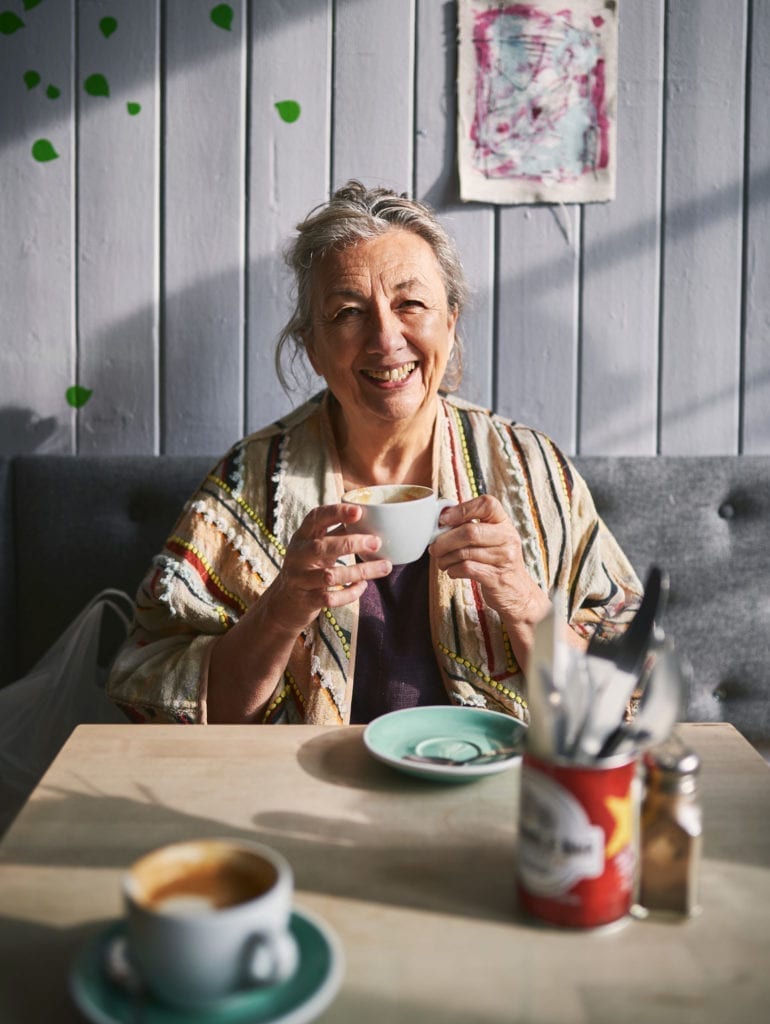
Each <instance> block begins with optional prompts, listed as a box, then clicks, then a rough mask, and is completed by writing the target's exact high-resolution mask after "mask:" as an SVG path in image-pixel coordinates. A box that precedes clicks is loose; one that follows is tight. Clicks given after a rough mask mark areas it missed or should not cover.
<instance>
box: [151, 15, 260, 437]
mask: <svg viewBox="0 0 770 1024" xmlns="http://www.w3.org/2000/svg"><path fill="white" fill-rule="evenodd" d="M212 6H213V5H212V4H211V2H210V0H167V2H166V5H165V12H166V19H165V22H166V23H165V26H164V29H165V81H164V89H165V109H164V113H163V125H164V139H163V158H162V169H163V174H164V179H163V214H164V216H163V227H162V230H163V247H164V253H163V255H164V259H163V285H164V287H165V303H164V309H163V316H162V325H163V339H162V344H163V350H162V361H163V375H162V382H161V386H162V404H161V411H162V432H163V435H164V439H163V448H164V450H165V451H166V452H168V453H169V454H175V453H184V452H199V453H207V454H208V453H220V452H221V451H223V450H224V449H226V448H227V447H228V446H229V445H230V444H232V443H233V442H234V441H235V440H236V439H237V438H238V437H240V436H241V434H242V433H243V426H244V417H243V391H244V388H243V349H244V346H243V317H244V271H243V264H244V247H245V237H246V232H245V217H244V195H245V180H244V175H245V171H244V167H245V44H246V31H245V30H246V26H245V4H244V2H243V0H240V2H239V0H230V6H231V7H232V8H233V10H234V15H235V16H234V19H233V22H232V25H231V26H230V28H229V29H223V28H220V27H218V26H216V25H215V24H213V22H212V21H211V18H210V12H211V10H212Z"/></svg>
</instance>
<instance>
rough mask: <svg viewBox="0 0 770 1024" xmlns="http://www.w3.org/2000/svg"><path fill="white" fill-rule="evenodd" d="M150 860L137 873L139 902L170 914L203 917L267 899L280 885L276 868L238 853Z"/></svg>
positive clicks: (212, 851)
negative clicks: (269, 892) (221, 910)
mask: <svg viewBox="0 0 770 1024" xmlns="http://www.w3.org/2000/svg"><path fill="white" fill-rule="evenodd" d="M198 854H199V855H197V856H196V855H195V852H194V851H193V853H192V855H189V854H188V853H187V851H185V852H183V853H180V854H179V855H178V856H171V855H169V854H165V855H164V856H156V857H153V855H150V856H148V857H146V858H144V859H143V860H142V861H140V862H139V863H138V864H137V865H136V867H135V870H134V881H135V886H134V888H135V893H136V898H137V900H138V902H140V903H141V904H142V905H144V906H145V907H148V908H149V909H151V910H157V911H160V912H162V913H169V914H198V913H208V912H211V911H212V910H220V909H223V908H225V907H232V906H237V905H238V904H239V903H246V902H248V901H249V900H252V899H256V898H257V897H259V896H262V895H264V893H266V892H267V891H268V890H269V889H270V888H272V886H273V885H275V883H276V881H277V876H276V873H275V870H274V868H273V866H272V865H271V864H269V863H268V862H266V861H264V860H262V859H261V858H259V857H255V856H251V855H250V854H248V853H245V852H243V851H238V850H227V849H218V848H217V847H214V848H213V849H205V848H204V850H203V851H202V852H201V851H200V850H199V851H198Z"/></svg>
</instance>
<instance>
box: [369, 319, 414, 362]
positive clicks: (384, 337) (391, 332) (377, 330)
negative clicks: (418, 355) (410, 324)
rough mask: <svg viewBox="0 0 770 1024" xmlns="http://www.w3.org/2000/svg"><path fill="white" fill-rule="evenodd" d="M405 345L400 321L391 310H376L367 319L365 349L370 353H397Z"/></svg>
mask: <svg viewBox="0 0 770 1024" xmlns="http://www.w3.org/2000/svg"><path fill="white" fill-rule="evenodd" d="M405 344H406V339H405V338H404V335H403V331H402V324H401V321H400V319H399V318H398V317H397V316H396V314H395V313H394V312H393V311H392V310H391V309H386V310H376V311H375V312H373V314H372V316H371V317H370V319H369V337H368V338H367V346H366V347H367V349H368V350H369V351H370V352H397V351H398V350H399V349H401V348H403V347H404V345H405Z"/></svg>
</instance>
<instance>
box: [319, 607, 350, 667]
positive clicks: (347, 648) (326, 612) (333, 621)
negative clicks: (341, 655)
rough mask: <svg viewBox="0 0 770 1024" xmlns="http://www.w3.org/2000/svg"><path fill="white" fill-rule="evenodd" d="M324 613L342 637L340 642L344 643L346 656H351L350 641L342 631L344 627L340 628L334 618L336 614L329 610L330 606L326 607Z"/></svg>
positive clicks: (343, 647)
mask: <svg viewBox="0 0 770 1024" xmlns="http://www.w3.org/2000/svg"><path fill="white" fill-rule="evenodd" d="M323 613H324V615H325V616H326V618H327V619H328V620H329V624H330V626H331V627H332V629H333V630H334V632H335V633H336V634H337V636H338V637H339V638H340V642H341V643H342V649H343V651H344V652H345V656H346V657H347V658H349V657H350V644H349V643H348V641H347V638H346V636H345V634H344V633H343V632H342V629H341V628H340V624H339V623H338V622H337V620H336V619H335V618H334V616H333V615H332V613H331V612H330V611H329V609H328V608H324V610H323Z"/></svg>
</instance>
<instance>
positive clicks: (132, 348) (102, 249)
mask: <svg viewBox="0 0 770 1024" xmlns="http://www.w3.org/2000/svg"><path fill="white" fill-rule="evenodd" d="M116 14H117V15H118V16H117V18H114V16H115V15H116ZM104 18H114V21H116V22H117V27H115V28H113V29H112V31H110V28H111V26H110V23H109V22H107V23H105V26H104V28H105V30H104V31H103V30H102V27H100V25H101V23H102V20H103V19H104ZM78 33H79V54H80V60H79V72H80V74H79V79H80V80H79V81H78V82H77V83H76V85H77V88H78V90H79V97H80V100H79V104H80V119H79V125H78V256H77V258H78V352H79V359H78V362H79V368H80V380H81V382H82V383H83V384H86V385H87V386H88V387H89V388H91V389H93V395H92V396H91V398H90V400H89V402H88V404H87V405H86V406H84V407H83V409H82V410H81V412H80V415H79V422H78V427H79V429H78V451H80V452H85V453H100V454H104V455H107V454H120V453H135V452H140V453H153V452H157V451H158V444H159V438H158V416H157V408H158V401H157V398H158V200H159V181H158V109H157V108H158V34H159V11H158V5H157V4H155V3H152V2H148V0H143V2H142V3H136V4H130V5H126V4H122V5H116V4H115V3H113V2H110V0H98V2H91V3H89V4H87V5H81V8H80V17H79V21H78ZM94 74H100V75H103V76H104V79H105V81H106V83H107V86H108V89H109V95H108V96H104V95H102V94H99V95H92V94H91V93H90V92H89V91H88V89H87V88H86V86H87V85H88V88H91V89H93V82H94V79H93V78H92V77H91V76H93V75H94ZM128 104H132V106H131V108H130V110H131V111H133V113H131V112H129V107H128ZM137 104H138V108H139V109H138V110H137V106H136V105H137Z"/></svg>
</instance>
